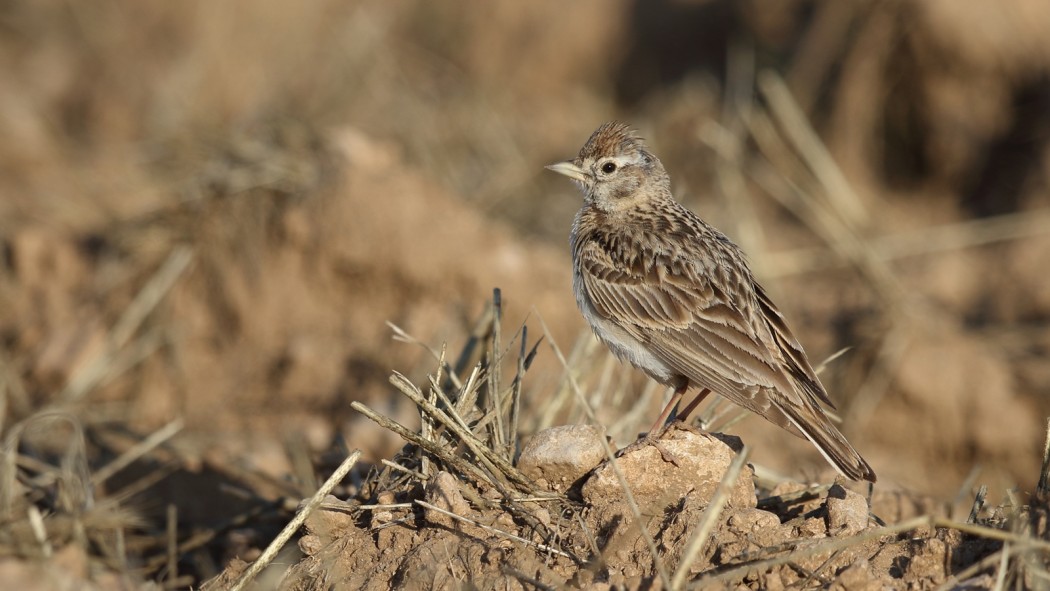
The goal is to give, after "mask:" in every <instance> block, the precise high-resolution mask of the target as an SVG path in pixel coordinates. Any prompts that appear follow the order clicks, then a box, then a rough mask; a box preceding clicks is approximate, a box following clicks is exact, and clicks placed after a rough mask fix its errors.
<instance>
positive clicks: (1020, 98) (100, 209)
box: [0, 0, 1050, 521]
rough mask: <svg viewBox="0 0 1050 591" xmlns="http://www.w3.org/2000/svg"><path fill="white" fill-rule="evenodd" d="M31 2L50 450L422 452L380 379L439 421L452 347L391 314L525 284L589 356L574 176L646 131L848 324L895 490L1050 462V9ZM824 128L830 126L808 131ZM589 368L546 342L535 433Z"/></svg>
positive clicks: (857, 407) (1, 176) (30, 208)
mask: <svg viewBox="0 0 1050 591" xmlns="http://www.w3.org/2000/svg"><path fill="white" fill-rule="evenodd" d="M0 11H2V16H3V18H2V19H0V20H2V22H0V30H2V33H0V196H2V198H0V247H2V255H3V256H2V257H0V336H2V340H0V367H2V369H3V384H4V388H3V391H4V399H3V400H4V406H3V409H4V415H3V423H2V427H3V428H4V429H5V433H11V429H12V427H13V426H14V425H16V424H20V423H21V422H23V421H27V420H29V421H30V424H32V425H33V428H32V429H30V430H29V431H28V432H27V434H26V436H25V441H26V443H25V444H24V445H25V446H27V449H28V446H30V445H33V446H36V447H37V448H39V449H41V450H44V451H42V452H41V453H44V454H45V455H46V453H47V451H46V450H48V449H52V448H53V449H59V450H60V449H63V446H64V445H65V443H64V442H65V441H66V439H65V437H67V434H65V431H63V429H64V427H54V426H49V425H45V424H43V422H39V421H38V423H40V424H37V423H34V422H33V419H32V417H34V416H38V413H41V412H43V411H47V410H55V409H61V410H63V411H64V412H68V413H70V415H71V416H72V417H75V420H76V421H78V422H79V423H80V424H82V425H84V426H85V429H86V430H87V431H88V433H89V434H90V433H107V434H110V435H111V434H112V433H113V432H114V431H115V430H119V431H121V432H123V433H125V436H126V438H127V439H129V440H134V439H136V438H140V437H143V436H145V435H146V434H148V433H150V432H151V431H153V430H155V429H157V428H159V427H160V426H161V425H164V424H165V423H167V422H168V421H170V420H172V419H174V418H176V417H183V418H184V419H185V421H186V428H185V430H184V431H183V432H182V433H181V434H180V435H179V436H178V437H177V438H176V440H175V441H174V442H173V445H176V446H178V448H179V449H180V450H181V453H183V454H185V455H186V456H188V457H197V458H200V459H201V461H202V462H205V463H206V464H207V463H211V464H224V465H236V466H241V467H244V468H245V469H247V470H252V471H258V472H262V473H266V474H269V475H271V476H272V477H273V478H275V479H278V480H280V479H284V478H286V477H287V475H288V474H289V473H291V472H292V471H293V470H294V467H293V464H294V460H295V458H294V455H293V454H290V453H288V449H289V448H290V446H291V447H293V448H295V449H303V450H305V453H306V456H307V457H312V458H315V459H316V458H319V457H322V456H324V454H325V453H326V452H329V451H330V450H333V449H338V448H339V446H346V447H349V448H353V447H363V448H364V449H365V450H366V452H367V453H368V454H369V455H370V457H371V459H378V458H379V457H385V456H387V455H389V454H390V453H392V451H394V450H396V449H397V448H398V447H399V445H400V444H399V442H398V441H396V440H394V439H392V438H391V436H390V435H389V434H384V433H382V432H381V431H380V430H379V429H377V428H373V427H371V426H370V424H369V423H367V421H364V420H362V419H361V418H359V417H356V416H355V414H354V413H353V411H351V410H350V408H349V403H350V402H351V401H354V400H364V401H367V402H368V403H369V404H370V405H372V406H373V407H376V408H378V409H380V410H383V411H384V412H388V413H392V414H394V415H395V416H399V417H400V418H401V419H402V420H404V421H406V422H411V421H413V420H417V421H418V418H413V417H412V416H411V413H412V412H414V411H413V410H412V409H410V408H409V407H408V405H406V404H404V403H403V402H400V401H399V399H398V397H397V396H396V395H395V394H394V392H393V390H392V388H391V387H390V386H389V385H388V383H387V376H388V375H389V373H390V371H391V370H395V369H396V370H399V371H402V372H404V373H406V374H408V375H409V376H410V377H412V378H413V379H415V380H417V381H420V380H422V379H423V378H424V376H425V375H426V373H427V372H429V371H432V370H433V368H434V363H433V361H432V360H431V359H430V358H429V355H427V354H426V353H425V352H424V351H423V350H422V349H421V348H420V347H417V346H414V345H410V344H403V343H398V342H395V341H394V340H393V339H392V338H391V336H392V332H391V329H390V328H389V327H388V326H387V325H386V324H385V323H386V322H387V321H390V322H393V323H395V324H396V325H398V326H400V327H402V328H404V329H405V330H406V331H407V332H409V333H410V334H412V335H413V336H414V337H416V338H418V339H420V340H421V341H423V342H425V343H427V344H429V345H431V346H433V347H436V348H440V346H441V343H442V342H447V343H448V344H449V348H450V350H452V351H458V349H459V348H460V347H461V346H462V345H463V343H464V342H465V339H466V337H467V335H468V334H469V332H470V330H471V328H472V326H473V324H474V323H475V321H476V319H477V318H478V317H479V316H480V315H481V314H482V312H483V310H484V308H485V306H486V302H487V301H488V299H489V298H490V294H491V289H492V288H493V287H500V288H501V289H502V291H503V296H504V300H505V302H506V310H505V312H506V323H505V326H504V330H505V331H506V333H507V334H508V336H509V335H510V333H512V332H513V331H514V329H516V328H517V326H518V325H520V324H521V323H522V322H523V321H525V319H526V317H527V316H528V317H529V320H528V322H529V330H530V334H531V335H532V337H531V338H530V341H531V340H532V338H534V337H535V336H538V335H539V334H541V333H542V328H541V326H540V324H539V322H538V318H539V317H542V318H543V320H544V321H545V322H546V323H547V325H548V326H550V328H551V336H552V337H553V340H554V342H556V343H557V344H558V345H559V347H560V348H561V349H562V350H563V351H566V352H568V351H570V350H572V349H573V348H574V346H576V343H582V344H587V342H588V339H589V337H588V336H587V335H586V333H584V332H583V326H582V322H581V320H580V319H579V317H578V314H577V312H576V310H575V306H574V302H573V298H572V292H571V287H570V271H569V256H568V252H567V251H568V249H567V235H568V230H569V225H570V223H571V219H572V216H573V214H574V212H575V210H576V209H577V208H578V207H579V204H580V196H579V195H578V193H577V192H576V190H575V189H574V188H573V187H572V186H571V185H570V184H568V183H566V182H565V181H564V179H562V178H559V177H556V175H553V174H551V173H548V172H546V171H544V170H543V165H544V164H548V163H551V162H554V161H557V160H560V159H564V158H567V157H569V156H572V155H573V154H575V152H576V151H577V150H578V148H579V147H580V145H581V144H582V143H583V141H584V140H585V139H586V138H587V136H588V134H589V133H590V131H591V130H592V129H593V128H595V127H596V126H597V125H598V124H600V123H601V122H603V121H605V120H608V119H611V118H620V119H624V120H626V121H629V122H631V123H632V124H634V125H635V126H636V127H638V129H639V130H640V132H641V134H642V135H643V136H644V137H646V138H647V140H648V141H649V142H650V143H651V144H652V145H653V147H654V150H655V151H656V153H657V154H658V155H660V156H661V158H662V159H663V161H664V163H665V165H666V167H667V168H668V170H669V172H670V174H671V176H672V179H673V188H674V191H675V194H676V196H677V197H678V198H679V199H681V200H682V201H683V202H684V203H685V204H686V205H687V206H688V207H690V208H692V209H693V210H694V211H697V212H698V213H700V214H701V215H702V216H704V217H705V218H706V219H708V220H709V221H711V222H712V223H714V224H715V225H717V226H718V227H720V228H721V229H723V230H724V231H725V232H726V233H728V234H729V235H730V236H731V237H733V238H734V239H735V240H737V241H738V242H739V243H740V244H741V245H742V246H743V247H744V248H745V250H747V251H748V253H749V255H750V257H751V260H752V263H753V266H754V268H755V271H756V273H757V274H758V276H759V277H760V279H761V280H762V281H763V283H764V284H766V285H767V286H768V288H769V289H770V291H771V292H772V293H773V294H774V297H775V299H776V300H777V301H778V302H779V304H780V306H781V308H782V309H783V310H784V312H785V314H786V315H787V316H788V319H789V321H791V323H792V325H793V326H794V329H795V331H796V333H797V334H798V336H799V338H800V340H801V341H802V342H803V344H804V345H805V346H806V348H807V350H808V351H809V354H810V356H811V358H813V359H814V360H821V359H824V358H825V357H827V356H829V355H831V354H833V353H834V352H836V351H838V350H839V349H841V348H843V347H849V348H850V349H849V351H848V352H847V353H846V354H844V355H843V356H842V357H840V358H839V359H837V360H836V361H835V362H833V363H832V364H831V366H830V367H829V369H828V371H827V373H826V374H824V375H825V376H826V378H825V379H826V383H827V385H828V388H829V390H830V391H831V393H832V397H833V398H834V399H835V400H836V401H839V405H838V406H839V409H840V411H841V414H842V415H843V416H844V418H845V424H844V430H845V431H846V432H847V434H849V436H850V438H851V440H852V441H854V443H855V444H856V445H857V447H858V448H859V449H860V450H862V452H863V453H864V454H865V456H866V457H867V458H868V460H869V461H870V462H871V464H872V465H873V466H874V467H875V469H876V471H877V472H878V474H879V476H880V484H879V486H887V487H903V488H905V489H907V490H910V491H915V492H919V493H925V494H930V495H933V496H935V497H936V498H938V499H942V500H944V501H946V502H951V501H953V500H955V499H956V494H957V493H960V494H961V495H962V496H969V495H970V493H971V489H972V487H974V486H975V485H977V484H988V485H989V486H990V488H991V495H992V497H993V498H1001V496H1002V495H1003V493H1004V491H1005V490H1006V489H1007V488H1009V487H1015V486H1016V487H1020V488H1021V490H1022V491H1024V490H1030V489H1031V488H1032V487H1033V486H1034V482H1035V478H1036V476H1037V474H1038V467H1039V458H1040V455H1041V451H1042V443H1043V436H1044V421H1045V417H1046V416H1047V414H1048V411H1050V398H1048V393H1050V359H1048V356H1050V330H1048V329H1050V326H1048V324H1050V273H1047V258H1048V256H1050V7H1048V6H1047V5H1046V3H1045V2H1041V1H1039V0H1008V1H1004V2H999V3H987V2H977V1H972V2H971V1H961V0H936V1H934V0H924V1H922V2H909V1H903V0H902V1H894V2H841V3H840V2H802V1H796V2H780V3H763V2H740V3H736V2H716V1H711V2H700V1H694V2H690V1H677V2H675V1H670V0H663V1H657V2H643V1H638V2H636V3H631V2H619V1H618V2H610V1H607V0H588V1H584V2H575V3H564V2H557V1H553V0H551V1H547V0H544V1H539V2H530V3H504V4H493V3H489V2H466V3H458V4H456V5H454V6H453V5H439V4H436V3H433V2H425V1H419V2H413V1H402V2H381V3H379V2H360V3H355V2H340V1H332V0H309V1H306V2H296V3H289V2H277V1H273V2H258V1H256V0H251V1H228V2H208V1H195V0H190V1H185V2H160V1H155V2H154V1H149V2H119V1H118V2H100V3H91V4H90V5H88V4H85V3H79V2H72V3H70V2H58V1H52V0H32V1H25V2H13V3H7V4H6V5H5V6H4V7H3V8H2V9H0ZM777 80H782V81H783V83H784V88H786V89H787V90H788V91H789V92H790V94H789V95H788V96H790V97H793V98H790V99H784V98H783V97H781V96H780V95H777V94H776V93H775V90H776V88H778V85H777ZM778 97H779V98H778ZM792 104H794V105H797V107H798V109H799V110H800V112H801V113H802V114H803V115H804V118H799V119H798V120H797V121H796V120H792V119H790V118H789V117H788V116H786V115H785V114H784V113H785V112H786V111H784V109H786V108H787V107H789V106H790V105H792ZM793 121H794V122H793ZM806 121H808V122H809V124H811V125H812V129H813V130H814V131H815V132H816V134H817V135H816V136H814V137H815V138H818V139H819V140H820V141H819V142H814V143H811V144H804V143H802V144H799V143H798V142H797V140H795V139H793V138H799V137H805V133H806V131H807V130H809V129H810V128H809V127H808V126H807V124H806V123H805V122H806ZM821 146H822V147H821ZM823 150H826V151H827V154H829V155H830V158H825V157H822V154H823ZM832 162H833V163H835V164H837V165H838V168H836V167H834V166H831V165H830V163H832ZM838 171H841V175H842V176H841V177H839V176H838V174H837V173H838ZM173 253H174V254H173ZM183 253H188V254H189V264H188V266H187V267H186V268H185V270H184V271H183V272H181V273H177V274H174V275H172V277H173V283H172V284H171V285H170V287H164V286H161V288H160V289H159V292H157V294H158V298H159V299H158V300H157V303H156V305H155V306H152V307H146V308H145V312H146V314H145V315H144V316H143V317H142V318H141V322H138V323H131V324H128V318H129V310H132V313H133V312H134V310H135V308H134V307H133V306H132V305H131V304H132V302H133V301H135V299H136V297H144V296H143V295H142V294H144V293H145V294H146V295H148V294H149V293H151V292H150V291H149V289H150V288H149V285H150V282H151V280H152V279H153V278H155V277H158V276H162V277H163V276H164V273H165V271H164V269H165V268H166V267H165V264H166V261H168V262H169V263H170V264H174V263H178V262H179V260H180V257H182V256H183ZM172 261H174V263H172ZM168 268H170V267H168ZM578 339H583V340H578ZM583 358H584V359H585V360H587V361H586V363H582V362H581V365H580V374H581V378H580V379H581V381H582V383H583V384H584V385H585V387H586V388H587V389H588V390H587V392H588V394H589V395H592V396H593V397H594V399H595V400H600V401H603V402H601V403H600V404H599V416H600V418H601V419H602V421H603V422H605V423H607V424H614V423H616V422H617V421H618V420H619V419H620V418H621V417H622V415H623V413H624V412H626V411H627V409H628V408H629V407H630V406H631V404H632V403H633V402H634V400H635V399H636V397H637V395H638V393H640V392H642V391H643V390H645V389H646V387H647V385H648V384H647V382H646V380H645V379H644V378H643V377H641V376H639V375H637V374H636V373H634V372H632V371H627V370H621V369H619V368H618V365H616V364H615V363H611V362H608V361H607V357H606V354H605V352H604V351H603V350H600V349H594V350H593V351H591V352H590V353H588V354H587V355H584V356H583ZM94 369H100V371H99V373H97V374H95V376H94V378H93V379H92V378H91V376H92V374H91V372H92V371H93V370H94ZM561 378H562V370H561V368H560V366H559V364H558V362H557V361H556V359H555V356H554V354H553V352H552V350H551V349H550V347H549V346H547V345H546V344H544V345H541V347H540V353H539V358H538V361H537V365H536V367H535V368H534V369H533V370H532V371H531V372H530V374H529V378H528V380H529V381H528V383H527V384H526V393H527V398H526V402H525V408H524V410H523V417H524V418H523V429H524V430H525V431H526V433H527V432H529V431H531V430H533V429H535V428H537V427H538V426H541V425H542V424H544V423H543V421H541V417H543V416H544V411H546V410H547V408H548V406H547V404H548V402H549V401H550V400H552V399H553V397H555V396H556V393H557V391H558V390H559V387H560V386H559V384H560V383H561ZM71 383H73V384H74V385H76V384H86V385H85V386H84V387H79V388H71V387H70V386H69V385H70V384H71ZM616 389H619V390H617V391H619V392H620V393H621V394H623V395H622V396H621V398H622V399H620V398H617V397H615V396H612V395H610V392H611V391H612V390H616ZM656 394H657V396H656V398H653V399H652V400H651V403H650V404H649V407H648V408H647V409H645V413H646V414H645V416H641V417H639V420H638V424H637V426H635V427H637V428H642V426H643V425H644V424H647V420H648V419H651V417H652V416H653V415H654V414H655V412H656V411H657V409H658V407H659V400H658V399H657V398H658V395H659V392H657V393H656ZM580 417H581V413H580V411H579V409H578V408H572V405H571V404H570V405H567V406H566V407H565V408H564V409H563V411H562V412H560V414H557V416H555V417H553V418H550V417H547V419H546V421H547V422H550V421H554V422H558V423H560V422H566V421H577V420H581V418H580ZM23 424H24V423H23ZM731 431H732V432H734V433H736V434H739V435H741V436H742V437H743V438H744V439H745V441H747V442H748V443H750V444H751V445H752V447H753V448H754V450H755V451H754V455H753V458H754V459H755V461H756V462H758V463H760V464H763V465H766V466H769V467H770V468H772V469H775V470H777V471H779V472H780V473H783V474H787V475H789V476H794V477H798V478H803V477H817V476H819V475H823V476H828V474H829V473H828V472H827V469H826V466H825V465H824V464H823V462H822V461H821V459H820V458H819V456H818V455H817V454H816V453H815V451H814V450H812V449H811V448H810V446H809V445H808V444H806V443H805V442H803V441H796V440H795V439H794V438H792V437H791V436H790V435H787V434H786V433H783V432H781V431H778V430H776V429H775V428H772V427H768V426H767V425H765V424H764V423H763V422H761V421H759V420H757V419H754V418H750V419H746V420H744V421H742V422H740V423H738V424H736V425H734V426H733V427H732V428H731ZM634 432H636V428H634V427H632V426H631V425H627V426H624V427H623V428H622V429H620V430H619V436H620V437H621V439H622V440H629V439H630V436H631V435H632V434H633V433H634ZM99 437H101V435H100V436H99ZM89 439H90V438H89ZM290 442H292V443H295V445H292V443H290ZM296 446H298V447H296ZM92 449H93V448H92ZM54 453H58V452H54ZM180 482H181V481H180ZM196 485H197V486H199V487H200V488H199V489H184V488H180V487H182V486H183V484H180V483H176V482H169V483H167V484H165V483H161V484H160V485H159V486H158V488H157V491H158V492H157V493H156V494H157V495H160V496H159V497H157V498H150V499H139V500H136V503H137V505H138V506H139V508H140V509H141V510H142V511H143V512H144V513H145V514H147V515H148V514H151V513H156V512H159V511H160V509H162V508H163V505H164V502H165V500H170V498H176V499H178V502H179V503H180V509H181V513H180V516H181V517H182V518H183V519H186V520H191V521H192V519H193V515H195V512H199V513H201V514H207V513H208V511H209V510H208V508H207V507H204V506H202V505H209V506H210V503H212V502H213V501H214V499H215V498H216V497H215V496H214V495H215V494H217V493H216V491H215V490H214V487H213V483H210V481H208V480H207V479H202V480H201V481H199V482H197V484H196ZM209 487H212V488H209ZM187 490H189V491H190V492H187ZM194 495H202V498H207V499H208V500H209V503H200V502H199V501H195V498H196V497H195V496H194ZM967 502H968V500H967Z"/></svg>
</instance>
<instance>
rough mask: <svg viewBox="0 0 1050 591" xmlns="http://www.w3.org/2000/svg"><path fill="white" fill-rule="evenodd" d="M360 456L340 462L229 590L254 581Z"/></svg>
mask: <svg viewBox="0 0 1050 591" xmlns="http://www.w3.org/2000/svg"><path fill="white" fill-rule="evenodd" d="M360 457H361V451H360V450H355V451H354V452H353V453H352V454H350V455H349V456H347V458H346V459H345V460H343V461H342V463H340V464H339V467H338V468H336V470H335V472H333V473H332V475H331V476H330V477H328V480H326V481H325V482H324V484H322V485H321V487H320V488H319V489H317V492H316V493H315V494H314V496H312V497H310V500H309V501H308V502H307V503H306V506H305V507H303V508H302V509H300V510H299V512H298V513H296V515H295V517H294V518H293V519H292V520H291V521H289V522H288V523H287V524H286V525H285V526H284V528H283V529H282V530H281V533H279V534H278V535H277V537H276V538H274V540H273V541H272V542H270V545H269V546H267V547H266V549H265V550H263V553H262V555H260V556H259V558H258V559H257V560H256V561H255V562H253V563H252V564H251V566H249V567H248V569H247V570H245V571H244V573H243V574H241V576H240V578H238V579H237V582H236V583H234V584H233V586H232V587H230V589H229V591H241V589H244V588H245V586H247V585H248V583H251V582H252V580H253V579H254V578H255V577H256V575H258V574H259V573H260V572H262V569H264V568H266V567H267V566H268V565H269V564H270V562H272V561H273V559H274V558H275V557H276V556H277V553H278V552H279V551H280V550H281V548H283V547H284V545H285V544H287V543H288V540H290V539H292V536H293V535H294V534H295V532H297V531H299V528H300V527H302V525H303V523H304V522H305V521H306V518H307V517H309V516H310V514H311V513H313V512H314V510H316V509H317V508H318V507H320V506H321V503H322V502H324V500H325V498H327V497H328V495H329V494H331V492H332V489H334V488H335V487H336V485H337V484H339V483H340V482H342V480H343V478H346V475H347V474H349V473H350V469H351V468H353V467H354V464H356V463H357V460H358V458H360Z"/></svg>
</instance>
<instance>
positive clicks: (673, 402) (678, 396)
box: [649, 381, 692, 433]
mask: <svg viewBox="0 0 1050 591" xmlns="http://www.w3.org/2000/svg"><path fill="white" fill-rule="evenodd" d="M688 389H689V382H688V381H686V382H685V383H684V384H682V385H681V386H678V387H677V388H675V389H674V394H672V395H671V399H670V400H668V401H667V406H665V407H664V409H663V410H662V411H661V412H660V418H658V419H656V422H655V423H653V426H652V427H650V428H649V433H655V432H656V430H657V429H659V428H660V427H663V426H664V423H666V422H667V418H668V417H669V416H671V413H672V412H674V408H675V407H676V406H678V402H679V401H680V400H682V395H683V394H685V391H686V390H688ZM690 408H692V405H690Z"/></svg>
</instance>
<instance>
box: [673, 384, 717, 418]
mask: <svg viewBox="0 0 1050 591" xmlns="http://www.w3.org/2000/svg"><path fill="white" fill-rule="evenodd" d="M710 393H711V390H708V389H707V388H701V389H700V393H699V394H697V395H696V397H695V398H693V399H692V400H691V401H689V404H687V405H685V408H684V409H682V412H681V413H675V416H676V417H682V420H683V421H684V420H686V419H688V418H689V415H690V414H691V413H692V412H693V411H694V410H696V407H697V406H699V405H700V403H701V402H703V401H704V399H705V398H707V395H708V394H710Z"/></svg>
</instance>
